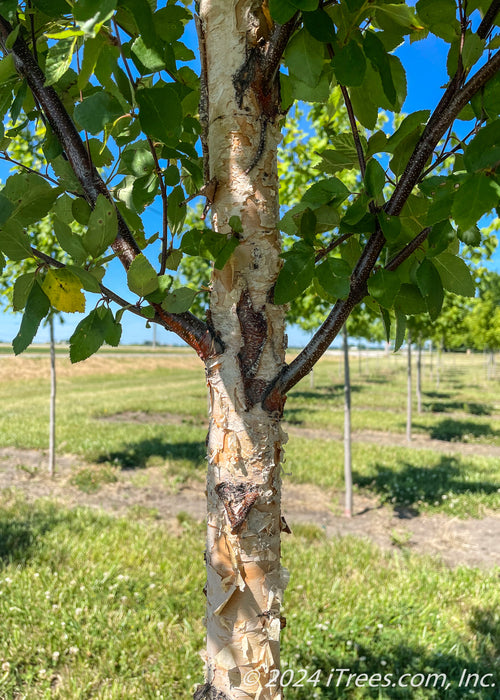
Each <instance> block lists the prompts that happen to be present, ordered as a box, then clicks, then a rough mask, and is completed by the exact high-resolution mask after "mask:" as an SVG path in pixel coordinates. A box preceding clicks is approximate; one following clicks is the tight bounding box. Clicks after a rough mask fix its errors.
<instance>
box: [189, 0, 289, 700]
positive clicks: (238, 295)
mask: <svg viewBox="0 0 500 700" xmlns="http://www.w3.org/2000/svg"><path fill="white" fill-rule="evenodd" d="M259 8H260V3H255V2H253V3H252V2H251V1H250V0H241V1H240V2H238V3H228V2H227V1H226V0H202V2H201V3H200V18H201V25H202V30H203V34H204V40H205V48H206V64H207V88H208V107H209V109H208V115H209V129H208V135H207V137H208V138H207V143H208V152H209V158H210V177H211V178H214V177H215V178H217V182H218V186H217V191H216V194H215V201H214V203H213V206H212V222H213V226H214V229H215V230H216V231H218V232H219V233H221V234H230V233H231V229H230V227H229V223H228V222H229V219H230V217H231V216H238V217H239V218H240V219H241V222H242V225H243V234H242V235H241V242H240V245H239V246H238V248H237V249H236V251H235V253H234V254H233V256H232V258H231V260H230V261H229V262H228V263H227V264H226V266H225V268H224V269H223V270H222V271H217V270H215V271H214V274H213V279H212V291H211V304H210V309H211V322H212V324H213V327H214V329H215V331H216V332H217V333H218V334H219V335H220V338H221V340H222V342H223V343H224V348H225V349H224V352H223V353H222V354H221V355H219V356H217V357H216V358H213V359H211V360H209V361H208V362H207V381H208V386H209V393H210V407H211V415H210V429H209V436H208V478H207V502H208V523H207V524H208V530H207V549H206V559H207V589H206V592H207V616H206V626H207V658H206V681H207V686H206V688H207V689H206V697H212V695H213V697H216V695H215V691H217V692H218V693H224V696H225V697H227V698H229V699H231V700H233V699H235V700H239V699H241V698H255V699H258V700H275V699H277V698H281V693H280V691H279V687H278V688H277V689H276V686H274V687H266V684H267V683H268V682H269V680H270V679H271V678H272V677H273V676H272V671H273V669H277V668H279V636H280V627H281V619H280V606H281V603H282V599H283V591H284V589H285V586H286V583H287V580H288V575H287V572H286V570H284V569H282V568H281V565H280V524H281V518H280V515H281V513H280V509H281V503H280V501H281V480H280V462H281V459H282V444H283V442H284V441H285V439H286V436H285V434H284V433H283V431H282V429H281V426H280V418H281V415H280V410H279V409H277V410H276V412H275V414H271V413H269V412H267V411H265V410H263V408H262V406H261V402H260V396H261V394H262V390H263V388H264V387H265V385H266V383H267V382H269V381H270V380H271V379H272V378H273V377H274V376H275V375H276V373H277V372H278V371H279V370H280V368H281V367H282V366H283V364H284V353H285V342H286V341H285V334H284V312H283V308H280V307H276V306H274V305H273V304H272V303H270V302H269V298H270V293H271V292H272V288H273V285H274V283H275V281H276V278H277V275H278V272H279V268H280V258H279V253H280V237H279V232H278V230H277V220H278V177H277V167H276V149H277V144H278V142H279V139H280V132H279V127H278V125H277V124H275V123H273V122H272V121H271V122H270V123H269V124H268V126H267V132H266V146H265V149H264V152H263V154H262V157H261V158H260V159H259V161H258V162H257V163H256V165H255V167H254V168H253V169H252V170H251V172H249V173H248V174H246V173H245V170H247V168H248V167H249V164H250V163H251V162H252V160H253V159H254V156H255V154H256V152H257V149H258V147H259V142H260V135H261V124H262V119H261V112H262V110H261V105H260V104H259V100H258V98H257V96H256V94H255V92H254V91H253V90H252V87H251V86H250V87H249V88H248V89H247V90H245V91H244V92H243V93H242V91H241V90H240V94H238V90H237V89H236V88H235V82H234V77H235V75H236V74H238V71H240V70H241V68H242V66H243V65H244V64H245V60H246V58H247V56H248V52H249V51H250V50H251V48H252V47H253V46H256V45H257V42H258V40H259V38H265V36H266V31H268V29H269V27H266V15H265V13H263V12H262V11H261V10H260V9H259ZM210 692H211V693H212V695H209V693H210ZM200 697H203V695H201V696H200ZM217 697H219V696H217ZM220 697H222V696H220Z"/></svg>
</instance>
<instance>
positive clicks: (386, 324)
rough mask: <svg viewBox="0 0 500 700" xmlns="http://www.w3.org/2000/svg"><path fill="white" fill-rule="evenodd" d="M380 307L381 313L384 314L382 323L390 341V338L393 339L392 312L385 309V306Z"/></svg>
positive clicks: (386, 337) (386, 336)
mask: <svg viewBox="0 0 500 700" xmlns="http://www.w3.org/2000/svg"><path fill="white" fill-rule="evenodd" d="M379 309H380V315H381V316H382V324H383V326H384V332H385V339H386V340H387V342H390V340H391V314H390V313H389V312H388V311H387V309H384V307H383V306H380V307H379Z"/></svg>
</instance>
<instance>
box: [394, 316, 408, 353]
mask: <svg viewBox="0 0 500 700" xmlns="http://www.w3.org/2000/svg"><path fill="white" fill-rule="evenodd" d="M394 313H395V315H396V338H395V341H394V352H397V351H398V350H399V349H400V347H401V346H402V345H403V343H404V339H405V335H406V316H405V314H404V313H403V312H402V311H400V310H399V309H395V311H394Z"/></svg>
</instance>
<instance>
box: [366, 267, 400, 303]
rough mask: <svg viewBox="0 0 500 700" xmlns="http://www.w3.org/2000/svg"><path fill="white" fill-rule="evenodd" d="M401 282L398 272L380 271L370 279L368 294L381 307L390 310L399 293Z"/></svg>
mask: <svg viewBox="0 0 500 700" xmlns="http://www.w3.org/2000/svg"><path fill="white" fill-rule="evenodd" d="M400 286H401V280H400V279H399V275H398V273H397V272H391V271H389V270H384V269H380V270H377V272H376V273H375V274H374V275H372V276H371V277H370V278H369V279H368V292H369V293H370V295H371V296H372V297H373V298H374V299H375V301H377V302H378V303H379V304H380V306H384V307H385V308H387V309H390V308H391V306H392V305H393V303H394V299H395V297H396V294H397V293H398V292H399V288H400Z"/></svg>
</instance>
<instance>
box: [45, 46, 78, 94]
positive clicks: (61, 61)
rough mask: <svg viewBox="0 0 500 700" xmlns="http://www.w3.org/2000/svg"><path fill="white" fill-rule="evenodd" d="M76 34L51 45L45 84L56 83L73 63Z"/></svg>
mask: <svg viewBox="0 0 500 700" xmlns="http://www.w3.org/2000/svg"><path fill="white" fill-rule="evenodd" d="M75 44H76V36H74V37H71V38H69V39H60V40H59V41H56V42H55V43H54V44H53V45H52V46H50V47H49V50H48V52H47V59H46V62H45V85H54V83H57V81H58V80H59V78H62V76H63V75H64V74H65V73H66V71H67V70H68V68H69V67H70V65H71V59H72V58H73V51H74V48H75Z"/></svg>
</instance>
